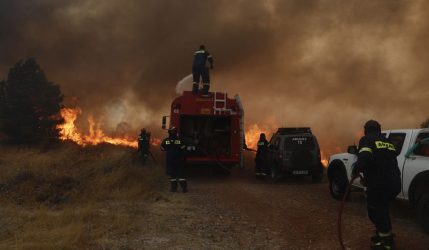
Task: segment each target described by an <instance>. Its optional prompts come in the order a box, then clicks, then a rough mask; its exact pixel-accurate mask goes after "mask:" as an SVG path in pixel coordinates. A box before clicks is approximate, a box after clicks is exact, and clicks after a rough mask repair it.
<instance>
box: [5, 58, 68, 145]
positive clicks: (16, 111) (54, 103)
mask: <svg viewBox="0 0 429 250" xmlns="http://www.w3.org/2000/svg"><path fill="white" fill-rule="evenodd" d="M62 101H63V95H62V93H61V90H60V87H59V86H58V85H56V84H54V83H52V82H50V81H49V80H48V79H47V77H46V75H45V73H44V72H43V70H42V69H41V67H40V66H39V65H38V64H37V62H36V60H35V59H34V58H29V59H27V60H21V61H19V62H18V63H17V64H15V66H14V67H12V68H11V69H10V70H9V74H8V76H7V79H6V80H4V81H1V82H0V139H2V141H3V142H8V143H15V144H33V143H40V142H42V143H43V142H49V141H55V140H57V139H58V137H59V130H58V129H57V125H58V124H61V123H62V122H63V119H62V118H61V115H60V109H61V102H62Z"/></svg>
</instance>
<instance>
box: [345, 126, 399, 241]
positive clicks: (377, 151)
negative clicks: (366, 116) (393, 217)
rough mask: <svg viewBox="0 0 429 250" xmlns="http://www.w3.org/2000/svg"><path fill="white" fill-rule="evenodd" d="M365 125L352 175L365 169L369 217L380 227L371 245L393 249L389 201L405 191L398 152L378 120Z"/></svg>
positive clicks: (377, 227)
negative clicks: (382, 130)
mask: <svg viewBox="0 0 429 250" xmlns="http://www.w3.org/2000/svg"><path fill="white" fill-rule="evenodd" d="M364 129H365V136H363V137H362V138H361V139H360V141H359V153H358V161H357V163H356V166H355V168H354V169H353V173H352V175H353V176H358V175H359V173H360V172H362V173H363V175H364V183H365V184H366V186H367V190H366V194H367V209H368V217H369V219H370V220H371V221H372V223H373V224H374V225H375V228H376V234H375V235H374V236H373V237H371V249H393V248H394V240H393V234H392V232H391V230H392V225H391V221H390V215H389V203H390V202H391V201H393V200H394V199H395V197H396V196H397V195H398V194H399V193H400V191H401V174H400V171H399V167H398V161H397V159H396V156H397V152H396V149H395V146H394V145H393V144H392V143H391V142H390V141H389V140H388V139H386V138H385V136H383V135H382V134H381V126H380V124H379V123H378V122H377V121H374V120H370V121H368V122H366V123H365V126H364Z"/></svg>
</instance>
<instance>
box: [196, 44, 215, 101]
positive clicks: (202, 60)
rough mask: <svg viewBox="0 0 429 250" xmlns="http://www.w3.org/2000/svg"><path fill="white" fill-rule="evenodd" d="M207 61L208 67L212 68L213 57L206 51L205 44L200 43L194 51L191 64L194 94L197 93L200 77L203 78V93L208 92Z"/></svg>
mask: <svg viewBox="0 0 429 250" xmlns="http://www.w3.org/2000/svg"><path fill="white" fill-rule="evenodd" d="M207 61H208V62H209V64H210V69H213V57H212V56H211V55H210V53H209V52H207V51H206V48H205V46H204V45H201V46H200V49H199V50H197V51H195V53H194V62H193V64H192V77H193V85H192V92H193V93H194V94H197V93H198V88H199V84H200V77H201V78H202V80H203V95H208V93H209V88H210V77H209V69H208V68H207Z"/></svg>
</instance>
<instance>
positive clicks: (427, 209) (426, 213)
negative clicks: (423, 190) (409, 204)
mask: <svg viewBox="0 0 429 250" xmlns="http://www.w3.org/2000/svg"><path fill="white" fill-rule="evenodd" d="M417 219H418V221H419V222H420V224H421V225H422V227H423V229H424V230H425V232H426V233H427V234H429V193H428V194H423V195H422V196H421V197H420V199H419V201H418V202H417Z"/></svg>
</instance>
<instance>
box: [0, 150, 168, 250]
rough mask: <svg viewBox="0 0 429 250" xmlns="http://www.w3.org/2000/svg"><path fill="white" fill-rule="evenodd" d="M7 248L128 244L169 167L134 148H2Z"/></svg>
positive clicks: (1, 229) (0, 216)
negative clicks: (149, 161) (147, 161)
mask: <svg viewBox="0 0 429 250" xmlns="http://www.w3.org/2000/svg"><path fill="white" fill-rule="evenodd" d="M0 169H1V171H0V202H1V204H2V206H1V207H0V249H127V248H129V244H128V240H127V239H128V238H129V235H131V234H132V233H133V232H136V231H138V230H139V227H141V225H137V224H136V223H134V220H133V217H134V216H135V215H136V214H138V213H140V214H142V213H144V204H145V203H147V202H151V200H154V199H157V197H158V196H159V195H160V194H159V192H158V190H160V189H161V187H162V186H163V183H165V182H164V180H163V171H162V168H161V167H155V166H154V165H147V166H142V165H141V164H140V162H139V161H138V158H137V155H136V154H134V152H133V151H132V150H130V149H127V148H121V147H114V146H109V145H102V146H97V147H88V148H80V147H78V146H75V145H72V144H65V145H62V146H60V147H59V148H56V149H51V150H48V151H41V150H40V149H34V148H16V147H1V148H0Z"/></svg>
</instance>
